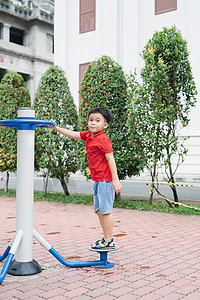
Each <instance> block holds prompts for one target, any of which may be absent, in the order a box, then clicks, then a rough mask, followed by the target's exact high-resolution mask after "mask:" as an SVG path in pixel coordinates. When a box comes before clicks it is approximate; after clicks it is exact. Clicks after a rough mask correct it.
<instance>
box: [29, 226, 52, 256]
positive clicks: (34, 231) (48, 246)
mask: <svg viewBox="0 0 200 300" xmlns="http://www.w3.org/2000/svg"><path fill="white" fill-rule="evenodd" d="M33 236H34V238H36V240H37V241H38V242H39V243H40V244H41V245H42V246H43V247H44V248H45V249H46V250H48V251H49V250H50V249H51V248H52V247H51V245H50V244H49V243H48V242H47V241H46V240H45V239H44V238H43V237H42V236H41V235H40V234H39V233H38V232H37V231H36V230H35V229H34V228H33Z"/></svg>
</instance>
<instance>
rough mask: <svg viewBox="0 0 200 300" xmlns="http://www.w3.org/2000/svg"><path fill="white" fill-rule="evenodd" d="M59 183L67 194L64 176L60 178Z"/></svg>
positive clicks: (67, 194)
mask: <svg viewBox="0 0 200 300" xmlns="http://www.w3.org/2000/svg"><path fill="white" fill-rule="evenodd" d="M60 183H61V185H62V188H63V191H64V193H65V195H66V196H69V191H68V188H67V185H66V182H65V179H64V177H62V178H60Z"/></svg>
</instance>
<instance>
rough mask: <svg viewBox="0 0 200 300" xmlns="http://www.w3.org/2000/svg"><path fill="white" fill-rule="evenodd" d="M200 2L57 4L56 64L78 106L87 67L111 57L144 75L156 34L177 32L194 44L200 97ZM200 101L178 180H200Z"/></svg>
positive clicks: (82, 0)
mask: <svg viewBox="0 0 200 300" xmlns="http://www.w3.org/2000/svg"><path fill="white" fill-rule="evenodd" d="M199 16H200V1H199V0H189V1H188V0H96V1H95V0H55V18H54V26H55V29H54V35H55V64H57V65H59V66H61V67H62V68H63V69H64V70H65V72H66V76H67V78H68V80H69V84H70V89H71V92H72V95H73V97H74V99H75V103H76V104H77V106H78V102H79V94H78V90H79V85H80V81H81V79H82V77H83V73H84V71H85V70H86V68H87V64H88V63H89V62H91V61H93V60H95V59H97V58H98V57H100V56H102V55H108V56H111V57H112V58H113V59H114V60H116V61H117V62H118V63H119V64H120V65H121V66H123V69H124V71H125V72H126V73H129V71H134V69H135V68H137V70H138V71H139V70H141V67H142V64H143V61H142V58H141V57H140V53H141V52H142V50H143V47H144V46H145V44H146V43H147V41H148V40H149V39H150V38H151V37H152V36H153V34H154V32H155V30H162V28H163V27H171V26H173V25H176V27H177V28H178V29H179V30H180V31H181V32H182V36H183V38H184V39H186V40H187V41H188V50H189V51H190V62H191V65H192V69H193V75H194V78H195V82H196V86H197V88H198V93H199V92H200V90H199V86H200V60H199V46H200V41H199V30H200V29H199V28H200V18H199ZM199 109H200V101H199V100H198V102H197V105H196V107H195V108H194V109H193V110H192V112H191V122H190V126H189V128H188V129H187V130H185V132H184V134H186V135H189V136H191V138H190V140H189V141H188V146H189V152H188V155H187V158H186V160H185V162H184V164H183V165H181V166H180V167H179V169H178V171H177V173H176V179H186V180H194V179H196V180H198V179H200V155H199V153H200V121H199Z"/></svg>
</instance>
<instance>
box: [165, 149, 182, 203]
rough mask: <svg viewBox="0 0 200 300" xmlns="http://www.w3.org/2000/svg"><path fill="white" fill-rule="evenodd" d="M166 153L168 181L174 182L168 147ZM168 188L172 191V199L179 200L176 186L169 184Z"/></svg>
mask: <svg viewBox="0 0 200 300" xmlns="http://www.w3.org/2000/svg"><path fill="white" fill-rule="evenodd" d="M167 154H168V167H169V174H170V177H169V181H168V182H171V183H175V180H174V174H173V172H172V165H171V161H170V156H169V149H168V150H167ZM170 188H171V189H172V192H173V196H174V201H175V202H179V201H178V193H177V190H176V186H175V185H170Z"/></svg>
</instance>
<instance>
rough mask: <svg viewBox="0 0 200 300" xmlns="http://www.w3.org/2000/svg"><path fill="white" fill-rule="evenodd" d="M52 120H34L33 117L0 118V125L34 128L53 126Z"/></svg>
mask: <svg viewBox="0 0 200 300" xmlns="http://www.w3.org/2000/svg"><path fill="white" fill-rule="evenodd" d="M54 125H55V123H54V122H51V121H42V120H36V119H35V118H17V119H16V120H1V121H0V126H3V127H15V128H17V130H35V128H36V127H53V126H54Z"/></svg>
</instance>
